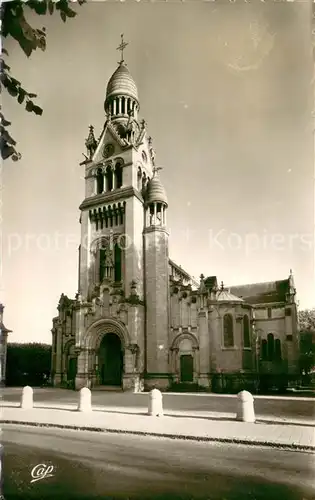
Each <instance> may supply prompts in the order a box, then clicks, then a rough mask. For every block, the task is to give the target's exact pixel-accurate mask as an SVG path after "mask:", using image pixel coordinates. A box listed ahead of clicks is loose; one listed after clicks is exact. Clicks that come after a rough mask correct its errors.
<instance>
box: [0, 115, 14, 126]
mask: <svg viewBox="0 0 315 500" xmlns="http://www.w3.org/2000/svg"><path fill="white" fill-rule="evenodd" d="M0 120H1V125H3V127H8V126H9V125H11V122H8V120H6V119H5V118H4V116H3V114H2V113H0Z"/></svg>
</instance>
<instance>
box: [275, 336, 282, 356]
mask: <svg viewBox="0 0 315 500" xmlns="http://www.w3.org/2000/svg"><path fill="white" fill-rule="evenodd" d="M275 359H276V361H281V341H280V339H276V341H275Z"/></svg>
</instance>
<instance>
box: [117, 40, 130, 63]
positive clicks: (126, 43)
mask: <svg viewBox="0 0 315 500" xmlns="http://www.w3.org/2000/svg"><path fill="white" fill-rule="evenodd" d="M120 37H121V42H120V45H119V46H118V47H117V50H120V52H121V58H120V61H119V64H122V63H123V62H124V49H125V48H126V47H127V45H128V42H124V34H122V35H120Z"/></svg>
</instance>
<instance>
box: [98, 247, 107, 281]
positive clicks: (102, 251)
mask: <svg viewBox="0 0 315 500" xmlns="http://www.w3.org/2000/svg"><path fill="white" fill-rule="evenodd" d="M105 267H106V249H105V248H100V250H99V277H100V279H99V281H100V283H102V281H103V279H104V278H105Z"/></svg>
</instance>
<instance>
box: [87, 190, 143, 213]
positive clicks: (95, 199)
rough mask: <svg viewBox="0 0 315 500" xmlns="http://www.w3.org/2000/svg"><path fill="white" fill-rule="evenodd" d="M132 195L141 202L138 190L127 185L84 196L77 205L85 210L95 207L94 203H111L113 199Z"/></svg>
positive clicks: (116, 199)
mask: <svg viewBox="0 0 315 500" xmlns="http://www.w3.org/2000/svg"><path fill="white" fill-rule="evenodd" d="M133 196H135V197H136V198H137V199H138V200H139V201H141V203H143V198H142V196H141V194H140V193H139V191H137V190H136V189H135V188H134V187H132V186H128V187H125V188H119V189H115V190H114V191H110V192H107V193H102V194H98V195H95V196H91V197H89V198H86V199H85V200H84V201H83V202H82V203H81V205H80V206H79V210H86V209H88V208H92V207H95V205H101V204H102V203H111V202H114V201H118V200H120V199H121V198H132V197H133Z"/></svg>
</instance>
